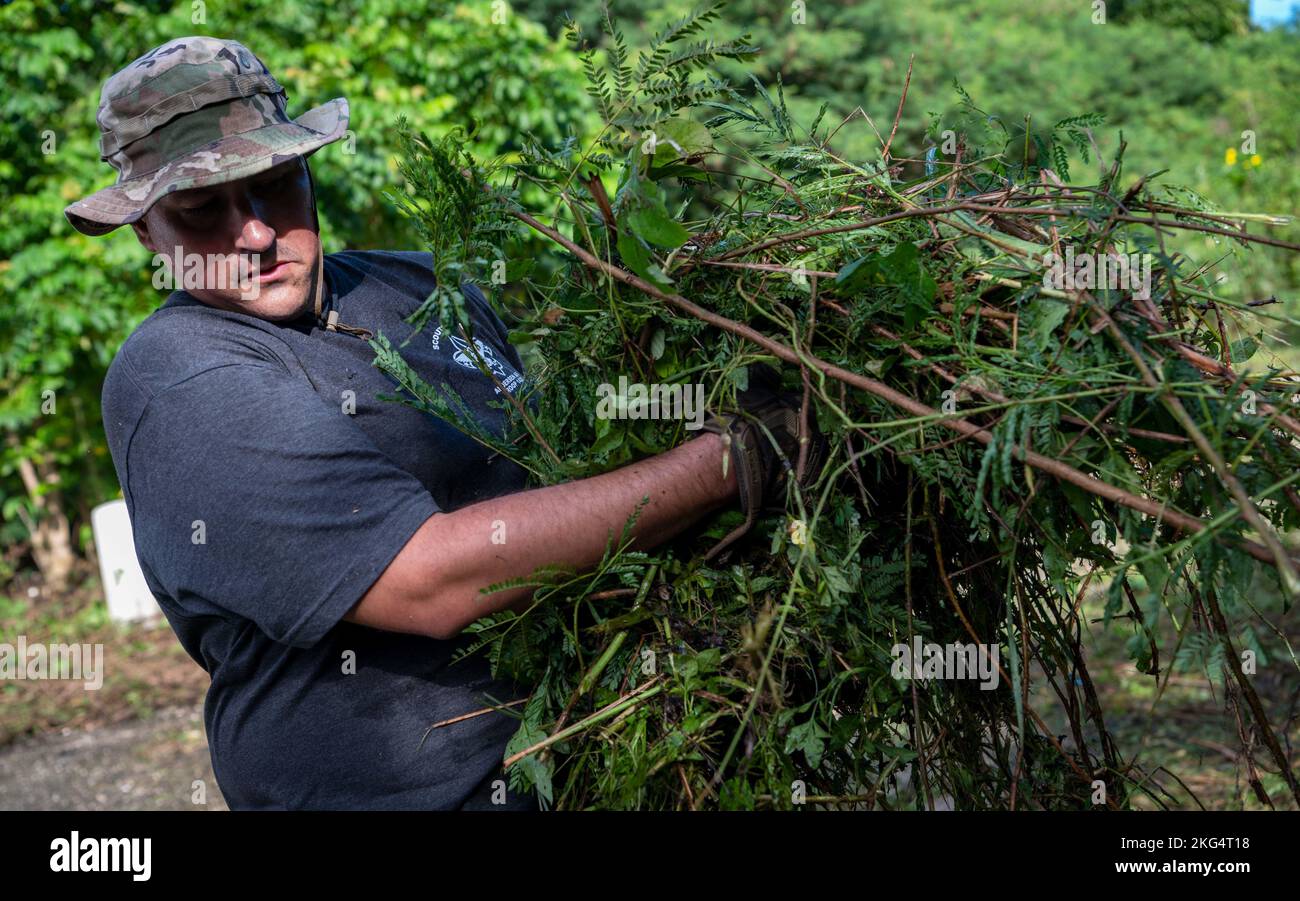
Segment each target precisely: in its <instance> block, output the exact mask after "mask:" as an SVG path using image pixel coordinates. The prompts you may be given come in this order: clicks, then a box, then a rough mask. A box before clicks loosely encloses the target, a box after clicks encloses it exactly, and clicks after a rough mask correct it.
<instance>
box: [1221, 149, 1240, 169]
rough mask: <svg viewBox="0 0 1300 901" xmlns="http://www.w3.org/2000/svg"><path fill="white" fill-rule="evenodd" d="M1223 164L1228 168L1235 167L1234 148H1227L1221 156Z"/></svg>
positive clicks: (1235, 152)
mask: <svg viewBox="0 0 1300 901" xmlns="http://www.w3.org/2000/svg"><path fill="white" fill-rule="evenodd" d="M1223 162H1224V164H1225V165H1228V166H1235V165H1237V148H1236V147H1229V148H1228V149H1227V151H1226V152H1225V153H1224V154H1223Z"/></svg>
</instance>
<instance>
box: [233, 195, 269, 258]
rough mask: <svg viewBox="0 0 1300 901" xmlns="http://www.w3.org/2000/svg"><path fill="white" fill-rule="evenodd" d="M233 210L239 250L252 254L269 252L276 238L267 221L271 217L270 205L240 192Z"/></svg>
mask: <svg viewBox="0 0 1300 901" xmlns="http://www.w3.org/2000/svg"><path fill="white" fill-rule="evenodd" d="M235 209H236V212H237V214H238V223H239V238H238V240H237V244H238V246H239V248H240V249H241V250H247V251H249V252H252V253H262V252H265V251H267V250H270V249H271V247H272V246H273V245H274V244H275V237H276V232H275V229H274V228H272V227H271V225H270V224H269V221H268V220H269V219H270V217H271V204H270V203H268V202H267V201H266V200H265V199H264V198H260V197H257V196H256V195H254V194H253V193H251V192H249V191H247V190H242V191H239V192H238V194H237V195H236V197H235Z"/></svg>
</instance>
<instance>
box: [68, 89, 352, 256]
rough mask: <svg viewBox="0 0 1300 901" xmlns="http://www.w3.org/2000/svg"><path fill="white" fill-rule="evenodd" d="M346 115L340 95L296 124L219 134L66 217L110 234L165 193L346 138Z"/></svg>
mask: <svg viewBox="0 0 1300 901" xmlns="http://www.w3.org/2000/svg"><path fill="white" fill-rule="evenodd" d="M348 119H349V110H348V102H347V100H346V99H344V98H342V97H337V98H335V99H334V100H331V101H329V102H328V103H325V104H322V105H321V106H318V107H316V108H314V109H310V110H308V111H307V112H305V113H303V114H302V115H301V116H299V117H298V118H297V119H294V120H293V121H292V122H284V123H281V124H278V125H266V126H263V127H262V128H258V129H254V130H253V131H248V132H244V133H243V134H238V135H230V136H229V137H225V138H221V139H220V140H217V141H213V142H212V143H211V144H207V145H205V146H203V147H199V148H198V149H196V150H195V151H194V152H192V153H190V154H189V155H187V156H184V157H182V158H180V159H178V160H175V161H173V162H170V163H168V164H167V165H165V166H163V167H161V168H160V169H157V170H155V171H153V172H150V173H149V174H147V175H142V176H139V177H138V178H130V179H127V180H126V181H123V182H119V183H118V184H115V185H110V186H109V187H107V188H104V189H103V190H101V191H96V192H95V193H94V194H91V195H90V196H89V197H86V198H84V199H82V200H78V201H77V202H76V203H74V204H71V205H70V206H68V207H67V208H66V209H65V210H64V211H63V215H64V216H66V217H67V219H68V222H70V223H71V224H72V227H73V228H75V229H76V230H77V231H79V232H81V233H82V234H83V235H106V234H108V233H109V232H111V231H113V230H114V229H116V228H119V227H121V226H123V225H129V224H130V223H132V222H135V221H137V220H139V219H140V218H142V217H143V216H144V214H145V213H147V212H148V211H149V208H150V207H151V206H153V205H154V204H155V203H156V202H157V201H158V200H159V198H161V197H164V196H166V195H167V194H172V193H174V192H176V191H188V190H190V189H192V188H206V187H210V186H212V185H220V184H225V183H226V182H231V181H238V180H239V179H241V178H248V177H249V176H251V175H257V174H258V173H259V172H265V171H266V170H267V169H270V168H272V167H274V166H278V165H280V163H283V162H284V161H285V160H288V159H292V158H293V157H295V156H309V155H311V154H312V153H314V152H316V151H317V150H319V149H320V148H322V147H324V146H325V145H326V144H332V143H334V142H335V141H337V140H339V139H340V138H342V137H343V136H344V134H345V133H346V132H347V128H348Z"/></svg>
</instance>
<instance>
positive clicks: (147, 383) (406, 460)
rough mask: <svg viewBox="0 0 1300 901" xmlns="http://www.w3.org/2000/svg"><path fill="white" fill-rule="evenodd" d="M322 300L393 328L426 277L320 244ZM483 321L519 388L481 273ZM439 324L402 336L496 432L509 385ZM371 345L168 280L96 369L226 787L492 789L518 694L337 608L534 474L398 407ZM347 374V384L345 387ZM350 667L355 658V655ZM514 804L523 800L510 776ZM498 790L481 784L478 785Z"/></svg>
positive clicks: (473, 798) (436, 377)
mask: <svg viewBox="0 0 1300 901" xmlns="http://www.w3.org/2000/svg"><path fill="white" fill-rule="evenodd" d="M325 272H326V284H327V287H328V290H327V293H326V297H327V307H326V309H327V311H328V310H329V309H335V310H337V311H338V313H339V319H340V321H341V322H343V323H346V324H348V325H350V326H359V327H363V328H367V329H370V330H371V331H372V332H375V333H381V332H382V333H383V334H384V335H385V336H387V337H388V338H389V340H390V341H392V343H393V344H394V345H395V346H397V345H399V344H400V342H401V341H403V340H404V339H405V338H406V337H407V336H408V335H410V333H411V331H412V329H411V326H410V325H408V324H406V323H405V322H404V321H403V320H404V318H405V317H406V316H408V315H410V314H411V312H413V311H414V310H415V308H416V307H417V306H418V305H419V304H420V302H421V301H423V300H424V299H425V298H426V297H428V296H429V294H430V292H431V291H432V290H433V287H434V279H433V273H432V269H431V258H430V255H429V254H427V253H403V252H357V251H347V252H344V253H337V254H330V255H327V256H326V258H325ZM462 293H464V294H465V296H466V297H467V298H468V300H469V301H470V303H469V308H470V310H471V312H472V315H473V317H474V322H475V329H474V337H475V339H476V341H477V342H479V346H480V348H482V349H484V356H485V358H486V359H488V360H491V361H493V362H492V363H491V367H492V369H493V371H494V372H495V373H496V374H497V376H498V379H499V380H500V381H501V382H502V383H503V384H504V385H505V386H506V387H507V389H508V390H510V391H512V392H513V393H515V394H518V393H519V391H518V386H519V384H520V380H521V378H522V373H523V365H522V363H521V361H520V359H519V355H518V353H517V352H516V351H515V349H514V348H513V347H512V346H511V345H510V344H509V343H508V342H507V340H506V330H505V327H504V326H503V325H502V323H501V320H500V319H499V318H498V317H497V316H496V315H495V314H494V313H493V311H492V309H491V307H490V306H489V305H488V304H487V302H486V300H485V299H484V298H483V296H482V294H481V293H480V292H479V291H478V289H477V288H474V287H472V286H468V285H467V286H465V287H463V288H462ZM463 346H464V342H463V340H462V339H461V338H460V337H452V336H449V335H446V334H442V333H441V330H440V329H437V328H436V323H435V324H433V325H430V326H429V327H427V328H425V329H424V330H423V331H422V332H421V333H420V334H419V335H417V336H416V337H415V338H414V339H413V340H412V341H411V342H410V344H408V345H407V346H406V347H403V348H401V352H402V354H403V356H404V357H405V358H406V359H407V361H408V362H409V363H410V364H411V366H412V368H413V369H414V371H415V372H416V373H418V374H419V375H420V376H421V377H422V378H423V379H424V380H425V381H427V382H428V383H429V384H431V385H433V386H435V387H437V386H438V385H439V383H442V382H445V383H446V384H447V385H448V386H449V387H450V389H451V390H452V391H455V392H457V393H458V394H459V395H460V396H461V397H462V398H463V399H464V400H465V402H466V406H467V407H468V408H469V409H470V410H472V411H474V415H475V416H477V417H479V419H480V421H481V422H482V423H483V424H484V426H485V427H487V428H489V429H492V430H494V431H495V432H496V433H497V434H501V433H502V432H503V429H504V423H505V420H504V415H505V414H504V412H503V411H502V410H501V409H498V408H494V407H490V406H488V403H489V402H490V401H493V400H498V401H499V400H502V399H503V398H502V396H501V394H500V389H499V388H497V387H496V385H495V384H494V382H493V381H492V380H491V379H489V378H488V377H487V376H485V375H484V374H483V373H482V372H480V371H479V369H478V368H477V367H476V366H475V365H474V364H473V362H472V361H471V360H470V359H469V358H468V357H467V356H466V355H465V354H464V352H463ZM373 359H374V353H373V351H372V349H371V348H370V346H369V345H368V343H367V342H366V341H365V340H362V339H360V338H358V337H356V336H353V335H349V334H346V333H342V332H330V331H326V330H325V329H324V328H323V327H321V326H319V325H317V324H316V322H315V320H314V318H313V317H312V316H311V315H306V316H304V317H302V318H300V319H297V320H293V321H291V322H284V323H275V322H267V321H264V320H261V319H257V318H255V317H252V316H246V315H242V314H239V313H230V312H225V311H221V310H216V309H213V308H211V307H209V306H206V305H205V304H203V303H201V302H200V301H198V300H196V299H195V298H194V297H192V296H190V295H189V294H186V293H185V292H182V291H178V292H175V293H173V294H172V295H171V296H170V297H169V298H168V299H167V300H166V302H165V303H164V304H163V305H162V306H161V307H160V308H159V309H158V310H156V311H155V312H154V313H153V314H152V315H151V316H149V318H148V319H146V320H145V321H144V322H143V323H141V324H140V326H139V327H138V328H137V329H136V330H135V332H134V333H133V334H132V335H131V337H130V338H128V339H127V341H126V342H125V343H124V344H123V346H122V349H121V350H120V351H119V352H118V354H117V357H116V358H115V359H114V361H113V364H112V366H111V367H110V369H109V372H108V376H107V378H106V379H105V382H104V392H103V414H104V426H105V429H106V431H107V434H108V442H109V448H110V450H111V453H112V456H113V463H114V465H115V467H116V469H117V475H118V479H119V480H120V482H121V485H122V490H123V493H124V495H125V498H126V504H127V508H128V510H129V511H130V514H131V523H132V528H133V532H134V537H135V547H136V553H137V555H138V556H139V558H140V564H141V566H142V568H143V569H144V574H145V578H146V580H147V582H148V584H149V587H150V589H151V590H152V591H153V593H154V595H155V596H156V597H157V598H158V602H159V604H161V606H162V609H163V612H164V613H165V614H166V616H167V619H168V621H169V622H170V623H171V626H172V629H173V630H174V631H175V632H176V636H177V637H178V638H179V639H180V641H181V644H182V645H184V647H185V650H186V651H188V652H189V654H190V656H192V657H193V658H194V659H195V660H196V661H198V663H199V665H200V666H202V667H203V668H204V669H205V670H207V672H208V673H209V674H210V675H211V676H212V685H211V688H210V689H209V691H208V695H207V702H206V704H205V708H204V714H205V717H204V718H205V721H206V725H207V732H208V740H209V742H210V745H211V749H212V763H213V767H214V769H215V772H216V776H217V781H218V783H219V784H220V787H221V790H222V793H223V794H224V795H225V797H226V799H227V801H228V803H229V804H230V806H231V807H232V808H295V809H296V808H313V809H318V808H328V809H346V808H367V809H409V808H418V809H454V808H458V807H462V806H485V805H484V803H483V802H484V799H485V798H488V797H490V795H491V792H492V787H491V782H492V781H493V780H494V779H496V778H498V777H499V768H500V765H501V759H502V756H503V750H504V748H505V745H506V742H507V741H508V740H509V738H510V737H511V735H512V734H513V733H514V731H515V728H516V726H517V720H516V719H514V718H512V717H510V716H509V715H507V714H504V713H500V712H491V713H487V714H484V715H482V716H476V717H472V718H470V719H466V720H463V721H461V722H459V723H456V724H454V725H449V726H443V727H441V728H438V729H434V730H432V731H430V732H428V734H427V735H426V730H428V728H429V726H431V725H432V724H434V723H436V722H439V721H441V720H446V719H450V718H452V717H456V716H460V715H462V714H466V713H471V712H473V711H476V710H481V709H483V708H484V707H486V706H488V705H489V704H500V703H505V702H508V701H513V700H515V699H517V698H520V697H523V696H524V695H525V694H526V693H527V689H526V688H521V687H520V686H515V685H509V684H505V683H502V682H500V681H496V680H493V679H492V678H491V676H490V673H489V669H488V665H487V663H486V661H485V660H483V659H482V657H481V655H478V654H475V655H472V656H470V657H468V658H465V659H462V660H459V661H454V662H453V660H452V656H453V653H454V652H455V651H456V650H457V648H459V647H461V646H463V645H466V644H468V643H469V636H461V637H460V638H458V639H456V640H454V641H438V640H436V639H432V638H425V637H422V636H415V635H404V634H400V633H395V632H386V631H380V630H377V629H370V628H366V627H364V626H359V625H356V624H354V623H348V622H343V621H342V620H341V617H342V616H343V615H344V614H345V613H347V611H348V610H349V609H350V608H351V607H352V606H353V605H354V604H355V603H356V602H357V601H358V600H360V599H361V597H362V596H363V595H364V594H365V593H366V591H367V590H368V589H369V588H370V586H371V585H372V584H373V583H374V581H375V580H376V579H377V578H378V577H379V575H380V574H381V573H382V572H383V570H384V569H385V568H386V567H387V566H388V564H389V563H390V562H391V561H392V559H393V558H394V557H395V556H396V555H397V553H398V551H400V550H401V549H402V547H403V545H405V544H406V542H407V540H408V539H409V538H410V537H411V536H412V534H414V532H415V531H416V529H418V528H419V526H420V525H421V524H422V523H423V522H424V521H425V520H426V519H428V518H429V516H431V515H432V514H434V513H436V512H438V511H448V512H449V511H452V510H454V509H456V508H458V507H462V506H464V505H466V504H470V503H473V502H475V501H478V500H483V499H486V498H490V497H495V496H498V495H501V494H507V493H510V492H512V491H518V490H520V489H521V488H523V487H524V484H525V473H524V471H523V470H522V469H521V468H520V467H518V466H517V465H516V464H514V463H513V462H511V461H510V460H507V459H505V458H503V457H501V456H499V455H497V454H494V453H492V452H491V451H489V450H488V449H486V448H485V447H484V446H483V445H481V444H479V443H477V442H476V441H474V440H472V439H471V438H469V437H467V436H466V435H464V434H463V433H462V432H460V431H458V430H457V429H455V428H453V427H452V426H450V425H448V424H447V423H445V422H443V421H441V420H439V419H436V418H435V417H433V416H430V415H428V414H426V413H423V412H421V411H419V410H416V409H414V408H413V407H410V406H407V405H405V404H399V403H394V402H391V401H381V400H379V399H377V397H376V395H377V394H388V395H393V394H397V393H398V388H397V386H396V384H395V383H394V382H393V380H392V379H390V378H389V377H388V376H387V375H386V374H385V373H383V372H382V371H381V370H379V369H378V368H376V367H375V366H373V365H372V361H373ZM349 392H351V393H349ZM352 669H355V672H351V670H352ZM508 798H509V802H510V803H509V804H508V806H511V807H515V806H518V807H535V801H534V800H533V799H532V797H531V796H521V795H516V793H514V792H510V793H509V795H508ZM486 806H490V805H486Z"/></svg>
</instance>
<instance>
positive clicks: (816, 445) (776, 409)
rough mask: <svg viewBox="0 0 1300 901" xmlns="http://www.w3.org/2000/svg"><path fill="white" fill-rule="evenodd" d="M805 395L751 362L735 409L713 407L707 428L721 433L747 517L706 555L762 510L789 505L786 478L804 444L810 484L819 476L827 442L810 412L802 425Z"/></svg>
mask: <svg viewBox="0 0 1300 901" xmlns="http://www.w3.org/2000/svg"><path fill="white" fill-rule="evenodd" d="M801 403H802V401H801V398H800V396H799V394H798V393H797V392H793V391H782V390H781V376H780V374H779V373H778V372H777V371H776V370H775V369H773V368H772V367H770V366H766V365H754V366H750V367H749V384H748V387H747V388H746V389H745V390H744V391H742V392H740V393H739V394H737V395H736V406H735V408H734V409H728V410H719V411H712V412H711V413H710V415H709V418H708V419H707V420H706V421H705V423H704V428H705V430H707V431H709V432H713V433H715V434H717V435H720V436H721V437H722V440H723V443H724V445H725V446H726V447H728V448H729V449H730V459H731V461H732V463H733V465H734V467H735V470H736V478H737V481H738V483H739V486H738V487H739V493H740V509H741V511H742V512H743V513H744V514H745V521H744V522H743V523H741V524H740V526H738V527H737V528H736V529H735V530H733V531H732V532H731V533H730V534H728V535H727V536H726V537H725V538H723V539H722V540H721V541H720V542H718V543H717V544H716V545H714V546H713V548H712V549H711V550H710V551H709V552H708V553H707V554H705V557H704V559H706V560H708V559H711V558H713V557H714V556H715V555H717V554H718V553H719V552H721V551H722V549H723V548H725V547H727V546H728V545H730V544H731V543H732V542H733V541H735V540H736V539H737V538H740V537H741V536H742V535H744V534H745V533H746V532H748V531H749V530H750V528H751V527H753V525H754V521H755V520H756V519H757V518H758V515H759V514H760V513H763V512H776V511H779V510H783V509H785V492H786V483H787V482H788V481H789V478H790V474H791V473H792V472H793V471H794V469H795V466H796V461H798V459H799V446H800V443H801V442H802V443H806V444H807V450H806V451H805V460H804V469H803V473H802V475H803V478H802V480H801V481H800V483H799V484H800V487H802V488H806V487H808V485H810V484H811V483H812V481H813V480H814V479H816V478H817V476H818V474H819V473H820V472H821V469H822V466H823V464H824V463H825V460H826V451H827V448H826V442H825V439H824V438H823V437H822V435H821V432H820V431H818V428H817V422H816V417H815V416H814V415H813V413H812V412H811V411H810V412H809V415H808V430H807V433H806V434H805V433H804V432H802V430H801V424H800V409H801Z"/></svg>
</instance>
